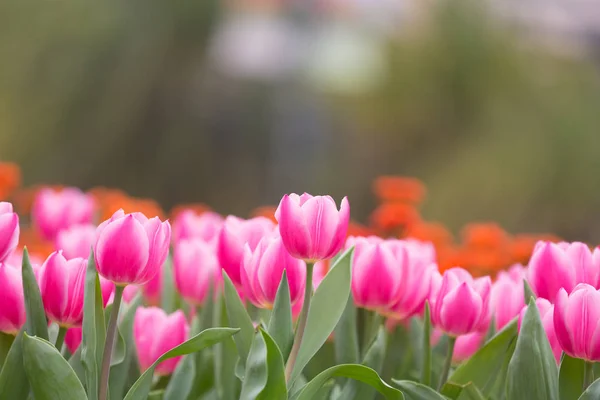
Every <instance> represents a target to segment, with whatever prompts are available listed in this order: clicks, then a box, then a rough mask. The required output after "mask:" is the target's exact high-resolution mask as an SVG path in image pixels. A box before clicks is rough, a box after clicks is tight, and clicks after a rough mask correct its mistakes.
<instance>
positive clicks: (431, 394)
mask: <svg viewBox="0 0 600 400" xmlns="http://www.w3.org/2000/svg"><path fill="white" fill-rule="evenodd" d="M392 381H393V382H394V383H395V384H396V386H398V387H399V388H400V390H401V391H402V393H403V394H404V398H405V399H406V400H445V398H444V396H442V395H441V394H439V393H438V392H436V391H435V390H433V389H432V388H430V387H429V386H426V385H423V384H421V383H417V382H413V381H397V380H395V379H392Z"/></svg>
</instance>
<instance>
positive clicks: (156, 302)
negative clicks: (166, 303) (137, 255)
mask: <svg viewBox="0 0 600 400" xmlns="http://www.w3.org/2000/svg"><path fill="white" fill-rule="evenodd" d="M163 268H164V264H163V265H162V266H161V268H160V269H159V271H158V273H157V274H156V275H154V278H152V279H150V280H149V281H148V282H146V283H144V284H143V285H141V286H140V288H141V289H142V295H143V296H144V299H145V300H146V304H148V305H151V306H156V307H158V306H160V299H161V294H162V283H163Z"/></svg>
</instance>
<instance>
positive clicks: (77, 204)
mask: <svg viewBox="0 0 600 400" xmlns="http://www.w3.org/2000/svg"><path fill="white" fill-rule="evenodd" d="M94 209H95V202H94V199H93V197H92V196H91V195H87V194H85V193H83V192H82V191H81V190H79V189H76V188H67V189H63V190H60V191H54V190H52V189H42V190H40V191H39V192H38V194H37V196H36V198H35V200H34V202H33V208H32V210H31V216H32V218H33V222H34V224H35V226H36V227H37V229H38V231H39V232H40V233H41V234H42V236H43V237H44V238H45V239H47V240H54V239H55V238H56V235H57V234H58V232H60V231H61V230H64V229H67V228H69V227H70V226H72V225H76V224H88V223H91V222H92V219H93V217H94Z"/></svg>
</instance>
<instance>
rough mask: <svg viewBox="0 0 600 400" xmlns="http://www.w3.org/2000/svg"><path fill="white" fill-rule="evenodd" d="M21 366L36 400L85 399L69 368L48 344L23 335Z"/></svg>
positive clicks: (81, 388) (75, 377) (39, 339)
mask: <svg viewBox="0 0 600 400" xmlns="http://www.w3.org/2000/svg"><path fill="white" fill-rule="evenodd" d="M23 365H24V366H25V372H26V373H27V378H28V379H29V384H30V385H31V389H32V390H33V394H34V396H35V399H36V400H56V399H61V400H82V399H85V398H87V396H86V394H85V390H83V386H82V385H81V382H79V379H78V378H77V375H75V372H74V371H73V368H71V366H70V365H69V363H68V362H67V360H65V359H64V358H63V357H62V356H61V355H60V353H59V352H58V350H56V348H55V347H54V346H53V345H52V344H51V343H50V342H48V341H46V340H44V339H41V338H38V337H35V336H29V335H27V334H24V335H23Z"/></svg>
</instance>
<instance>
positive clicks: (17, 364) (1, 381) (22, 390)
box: [0, 331, 29, 400]
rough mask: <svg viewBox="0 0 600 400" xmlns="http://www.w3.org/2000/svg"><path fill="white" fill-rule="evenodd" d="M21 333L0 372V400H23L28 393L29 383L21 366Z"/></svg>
mask: <svg viewBox="0 0 600 400" xmlns="http://www.w3.org/2000/svg"><path fill="white" fill-rule="evenodd" d="M22 343H23V331H21V332H19V334H18V335H17V337H16V339H15V341H14V342H13V344H12V346H11V347H10V350H9V351H8V354H7V356H6V360H5V362H4V366H3V367H2V371H0V399H7V400H11V399H25V398H27V394H28V393H29V382H28V381H27V374H26V373H25V367H24V366H23V346H22Z"/></svg>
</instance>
